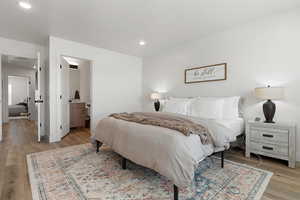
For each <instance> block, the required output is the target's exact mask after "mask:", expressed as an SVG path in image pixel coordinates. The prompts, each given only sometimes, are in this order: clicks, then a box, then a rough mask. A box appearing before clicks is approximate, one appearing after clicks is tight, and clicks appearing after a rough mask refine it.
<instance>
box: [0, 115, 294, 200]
mask: <svg viewBox="0 0 300 200" xmlns="http://www.w3.org/2000/svg"><path fill="white" fill-rule="evenodd" d="M89 137H90V133H89V130H88V129H78V130H73V131H72V132H71V133H70V134H69V135H67V136H66V137H64V138H63V140H62V141H61V142H59V143H53V144H47V143H37V142H36V141H37V134H36V128H35V125H34V123H33V122H32V121H28V120H13V121H10V123H8V124H5V125H4V126H3V141H2V142H1V143H0V199H1V200H30V199H32V197H31V190H30V184H29V179H28V173H27V164H26V154H29V153H33V152H40V151H45V150H50V149H55V148H61V147H66V146H71V145H77V144H84V143H88V142H89ZM225 158H226V159H229V160H232V161H236V162H240V163H245V164H248V165H251V166H254V167H258V168H261V169H266V170H269V171H272V172H273V173H274V175H273V177H272V179H271V182H270V184H269V186H268V188H267V190H266V192H265V193H264V196H263V198H262V199H263V200H300V168H297V169H290V168H288V167H287V166H286V163H285V162H283V161H279V160H274V159H270V158H266V157H257V156H252V157H251V159H248V158H245V157H244V153H243V151H241V150H238V149H233V150H231V151H230V152H227V153H226V154H225Z"/></svg>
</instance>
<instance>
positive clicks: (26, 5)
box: [19, 1, 31, 10]
mask: <svg viewBox="0 0 300 200" xmlns="http://www.w3.org/2000/svg"><path fill="white" fill-rule="evenodd" d="M19 6H20V7H21V8H24V9H26V10H29V9H30V8H31V4H30V3H29V2H27V1H19Z"/></svg>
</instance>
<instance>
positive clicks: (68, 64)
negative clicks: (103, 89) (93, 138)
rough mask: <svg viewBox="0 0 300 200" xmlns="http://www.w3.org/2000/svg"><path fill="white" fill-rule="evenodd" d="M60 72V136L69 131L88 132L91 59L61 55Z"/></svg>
mask: <svg viewBox="0 0 300 200" xmlns="http://www.w3.org/2000/svg"><path fill="white" fill-rule="evenodd" d="M60 72H61V73H60V86H61V87H60V96H59V98H60V101H61V103H60V112H59V115H60V116H59V118H60V121H61V124H60V130H61V138H62V137H64V136H66V135H67V134H69V133H75V132H77V133H78V132H88V133H90V123H91V115H90V113H91V112H90V110H91V95H90V90H91V89H90V88H91V86H90V85H91V61H89V60H86V59H81V58H75V57H70V56H61V57H60Z"/></svg>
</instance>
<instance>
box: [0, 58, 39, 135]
mask: <svg viewBox="0 0 300 200" xmlns="http://www.w3.org/2000/svg"><path fill="white" fill-rule="evenodd" d="M39 65H40V61H39V55H37V58H25V57H18V56H12V55H1V65H0V67H1V71H0V72H1V73H0V74H1V84H2V86H1V98H2V101H1V106H0V107H1V110H2V113H1V118H2V119H1V121H0V122H1V124H8V126H6V127H9V124H10V123H12V122H13V123H12V124H18V123H22V124H34V130H36V131H34V132H35V133H36V139H37V141H40V136H41V131H40V127H39V126H40V124H41V121H40V116H41V113H40V112H41V110H40V108H39V107H38V106H37V102H36V100H37V99H36V97H37V95H38V94H39V93H40V90H39V83H40V80H39V78H40V76H39V73H40V67H39ZM24 120H27V121H29V122H30V123H24ZM28 128H29V127H28ZM30 128H31V129H32V126H31V125H30ZM24 133H25V132H24ZM0 136H1V137H2V129H1V134H0ZM20 137H22V136H21V135H20ZM1 139H2V138H1Z"/></svg>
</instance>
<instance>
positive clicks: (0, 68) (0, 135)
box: [0, 54, 2, 141]
mask: <svg viewBox="0 0 300 200" xmlns="http://www.w3.org/2000/svg"><path fill="white" fill-rule="evenodd" d="M1 58H2V55H1V54H0V78H1V81H0V113H1V114H0V141H2V61H1Z"/></svg>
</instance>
